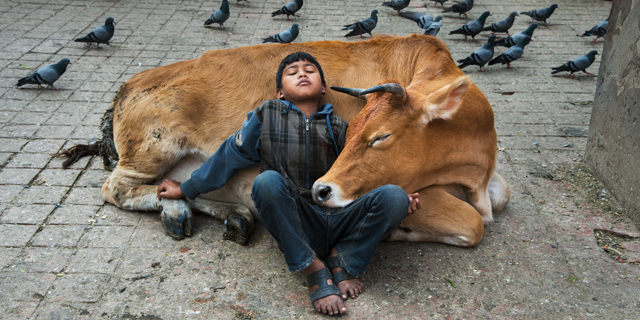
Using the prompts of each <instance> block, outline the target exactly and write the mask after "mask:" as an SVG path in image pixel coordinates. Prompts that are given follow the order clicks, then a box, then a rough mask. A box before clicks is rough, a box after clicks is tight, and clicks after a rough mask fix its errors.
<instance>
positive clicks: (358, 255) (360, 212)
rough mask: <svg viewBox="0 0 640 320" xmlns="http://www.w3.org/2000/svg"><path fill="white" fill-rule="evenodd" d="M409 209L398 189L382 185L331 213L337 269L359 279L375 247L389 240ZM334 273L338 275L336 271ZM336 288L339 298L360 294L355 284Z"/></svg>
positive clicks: (407, 200) (406, 197) (400, 189)
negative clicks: (387, 238) (338, 265)
mask: <svg viewBox="0 0 640 320" xmlns="http://www.w3.org/2000/svg"><path fill="white" fill-rule="evenodd" d="M408 209H409V197H408V196H407V194H406V193H405V192H404V190H402V188H400V187H398V186H394V185H386V186H382V187H380V188H377V189H375V190H373V191H370V192H369V193H367V194H365V195H363V196H361V197H359V198H358V199H356V200H355V201H353V202H352V203H350V204H349V205H347V206H346V207H344V208H342V209H339V210H336V211H333V212H332V213H331V216H330V217H329V219H330V222H331V224H330V225H331V230H330V235H329V237H330V239H329V241H330V243H331V245H333V246H335V251H334V252H332V253H333V254H332V255H337V257H338V260H339V261H340V266H341V267H342V268H344V269H345V271H346V272H348V273H349V274H350V275H352V276H354V277H359V276H360V275H361V274H362V272H364V270H365V269H366V267H367V265H368V264H369V262H370V261H371V258H372V257H373V253H374V252H375V250H376V248H377V247H378V244H379V243H380V241H381V240H382V239H384V238H385V237H387V236H389V235H390V234H391V233H392V232H393V230H395V229H396V228H397V227H398V226H399V225H400V223H401V222H402V220H403V219H404V218H405V217H406V215H407V211H408ZM336 271H339V269H338V270H336ZM348 281H349V280H347V281H343V282H345V284H344V285H341V284H342V282H341V283H340V284H338V286H339V287H340V290H341V291H342V294H343V295H344V294H347V293H349V294H350V295H351V294H353V293H355V294H356V295H357V293H358V292H359V291H360V290H361V287H362V284H361V282H358V281H359V280H358V281H349V282H348Z"/></svg>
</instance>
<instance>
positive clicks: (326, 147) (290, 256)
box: [158, 52, 420, 315]
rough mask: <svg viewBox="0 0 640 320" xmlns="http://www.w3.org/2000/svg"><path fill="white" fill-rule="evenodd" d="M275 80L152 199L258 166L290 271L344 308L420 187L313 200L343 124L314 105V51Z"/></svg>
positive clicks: (257, 189) (270, 221) (257, 198)
mask: <svg viewBox="0 0 640 320" xmlns="http://www.w3.org/2000/svg"><path fill="white" fill-rule="evenodd" d="M276 83H277V88H276V96H277V98H278V99H277V100H268V101H265V102H263V103H262V104H260V106H259V107H258V108H256V109H255V110H253V111H251V112H249V114H248V115H247V120H246V121H245V122H244V123H243V124H242V129H240V130H239V131H238V132H237V133H236V134H235V135H234V136H232V137H230V138H228V139H227V140H226V141H225V142H224V143H223V144H222V145H221V146H220V148H219V149H218V151H216V153H215V154H214V155H213V156H211V158H209V159H208V160H207V161H206V162H205V163H204V164H203V165H202V166H201V167H200V168H199V169H198V170H196V171H195V172H194V173H193V174H192V175H191V179H189V180H187V181H186V182H185V183H183V184H180V183H178V182H176V181H172V180H165V181H163V182H162V184H161V185H160V186H158V198H168V199H178V198H181V197H183V196H186V197H187V198H189V199H195V198H196V197H197V196H198V195H199V194H202V193H207V192H210V191H213V190H216V189H218V188H221V187H222V186H224V185H225V184H226V183H227V182H228V181H229V180H230V179H231V178H232V177H233V176H234V175H235V174H236V173H237V172H238V171H239V170H242V169H247V168H249V167H251V166H253V165H256V164H259V165H260V172H261V173H260V175H258V177H256V179H255V180H254V183H253V190H252V192H251V197H252V199H253V201H254V203H255V206H256V209H257V210H258V217H259V218H260V220H261V221H262V223H263V224H264V225H265V227H266V228H267V230H268V231H269V233H270V234H271V235H272V236H273V237H274V238H275V239H276V241H277V242H278V244H279V247H280V249H281V251H282V252H283V253H284V256H285V259H286V261H287V264H288V266H289V270H290V271H300V270H304V273H305V275H307V283H308V285H309V290H310V296H311V303H312V304H313V306H314V308H315V309H316V310H317V311H318V312H323V313H325V314H329V315H334V314H339V313H343V312H346V311H347V308H346V307H345V305H344V302H343V300H346V299H347V297H348V296H351V297H352V298H355V297H357V296H358V294H360V292H361V291H362V290H363V289H364V283H363V282H362V281H361V280H360V279H358V278H357V277H358V276H360V274H361V273H362V272H363V271H364V269H365V268H366V266H367V264H368V263H369V261H370V260H371V257H372V256H373V252H374V251H375V249H376V247H377V245H378V243H379V242H380V240H381V239H383V238H384V237H386V236H388V235H390V234H391V232H392V231H393V230H394V229H395V228H396V227H398V225H400V222H402V219H404V218H405V217H406V215H407V214H411V213H412V212H413V211H415V210H417V209H419V208H420V203H419V201H418V200H417V197H418V195H417V194H411V195H409V196H407V195H406V194H405V193H404V191H403V190H402V189H401V188H400V187H397V186H391V185H388V186H383V187H380V188H378V189H375V190H373V191H371V192H369V193H367V194H365V195H363V196H361V197H360V198H358V199H356V200H355V201H353V202H352V203H351V204H349V205H347V206H346V207H344V208H341V209H336V210H327V209H325V208H322V207H319V206H317V205H315V204H314V203H313V201H312V200H311V194H310V191H309V190H310V189H311V186H313V183H314V182H315V180H316V179H318V178H320V177H321V176H323V175H324V174H325V173H326V172H327V171H328V170H329V168H331V165H332V164H333V162H334V161H335V160H336V159H337V157H338V154H339V153H340V150H342V148H343V147H344V143H345V138H346V131H347V126H348V124H347V123H346V122H345V121H344V120H342V119H340V118H339V117H338V116H337V115H335V114H334V113H333V107H332V106H331V105H330V104H328V103H327V104H325V105H324V106H322V107H320V105H319V103H320V98H321V96H322V95H324V94H326V90H327V87H326V84H325V80H324V74H323V73H322V68H321V67H320V64H319V63H318V62H317V61H316V59H315V58H314V57H313V56H311V55H310V54H308V53H304V52H297V53H292V54H290V55H288V56H287V57H286V58H284V60H282V62H281V63H280V66H279V68H278V73H277V74H276ZM323 260H324V261H323ZM325 261H326V264H325ZM327 265H328V267H329V268H327ZM336 285H337V286H336Z"/></svg>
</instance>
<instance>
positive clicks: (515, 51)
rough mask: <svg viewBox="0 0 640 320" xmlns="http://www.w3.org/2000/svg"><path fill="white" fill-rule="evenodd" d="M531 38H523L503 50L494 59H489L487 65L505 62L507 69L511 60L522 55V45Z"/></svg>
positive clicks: (509, 67)
mask: <svg viewBox="0 0 640 320" xmlns="http://www.w3.org/2000/svg"><path fill="white" fill-rule="evenodd" d="M529 41H531V38H524V39H522V41H520V42H518V44H516V45H515V46H513V47H511V48H509V49H507V51H505V52H503V53H502V54H501V55H499V56H497V57H496V58H495V59H493V60H491V61H489V65H493V64H496V63H502V64H505V63H506V64H507V69H511V62H513V61H516V60H518V58H520V57H522V54H523V53H524V50H523V49H524V47H525V46H526V45H527V44H529Z"/></svg>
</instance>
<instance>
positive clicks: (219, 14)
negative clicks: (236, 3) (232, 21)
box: [204, 0, 229, 28]
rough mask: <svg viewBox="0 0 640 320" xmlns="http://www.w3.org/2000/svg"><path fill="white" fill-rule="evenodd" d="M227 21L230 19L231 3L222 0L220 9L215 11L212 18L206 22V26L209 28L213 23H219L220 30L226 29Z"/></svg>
mask: <svg viewBox="0 0 640 320" xmlns="http://www.w3.org/2000/svg"><path fill="white" fill-rule="evenodd" d="M227 19H229V1H228V0H222V5H221V6H220V9H218V10H216V11H214V12H213V13H212V14H211V17H209V19H207V21H205V22H204V25H205V26H208V25H210V24H212V23H219V24H220V28H224V22H225V21H227Z"/></svg>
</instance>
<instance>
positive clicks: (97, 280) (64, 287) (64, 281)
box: [48, 273, 111, 302]
mask: <svg viewBox="0 0 640 320" xmlns="http://www.w3.org/2000/svg"><path fill="white" fill-rule="evenodd" d="M110 278H111V277H110V276H108V275H102V274H84V273H75V274H67V275H64V276H63V277H58V279H57V281H56V282H55V283H54V285H53V286H54V289H53V290H51V292H50V296H49V297H48V301H50V302H97V301H99V299H100V296H102V290H103V289H104V287H105V286H106V285H107V283H108V282H109V279H110Z"/></svg>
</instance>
